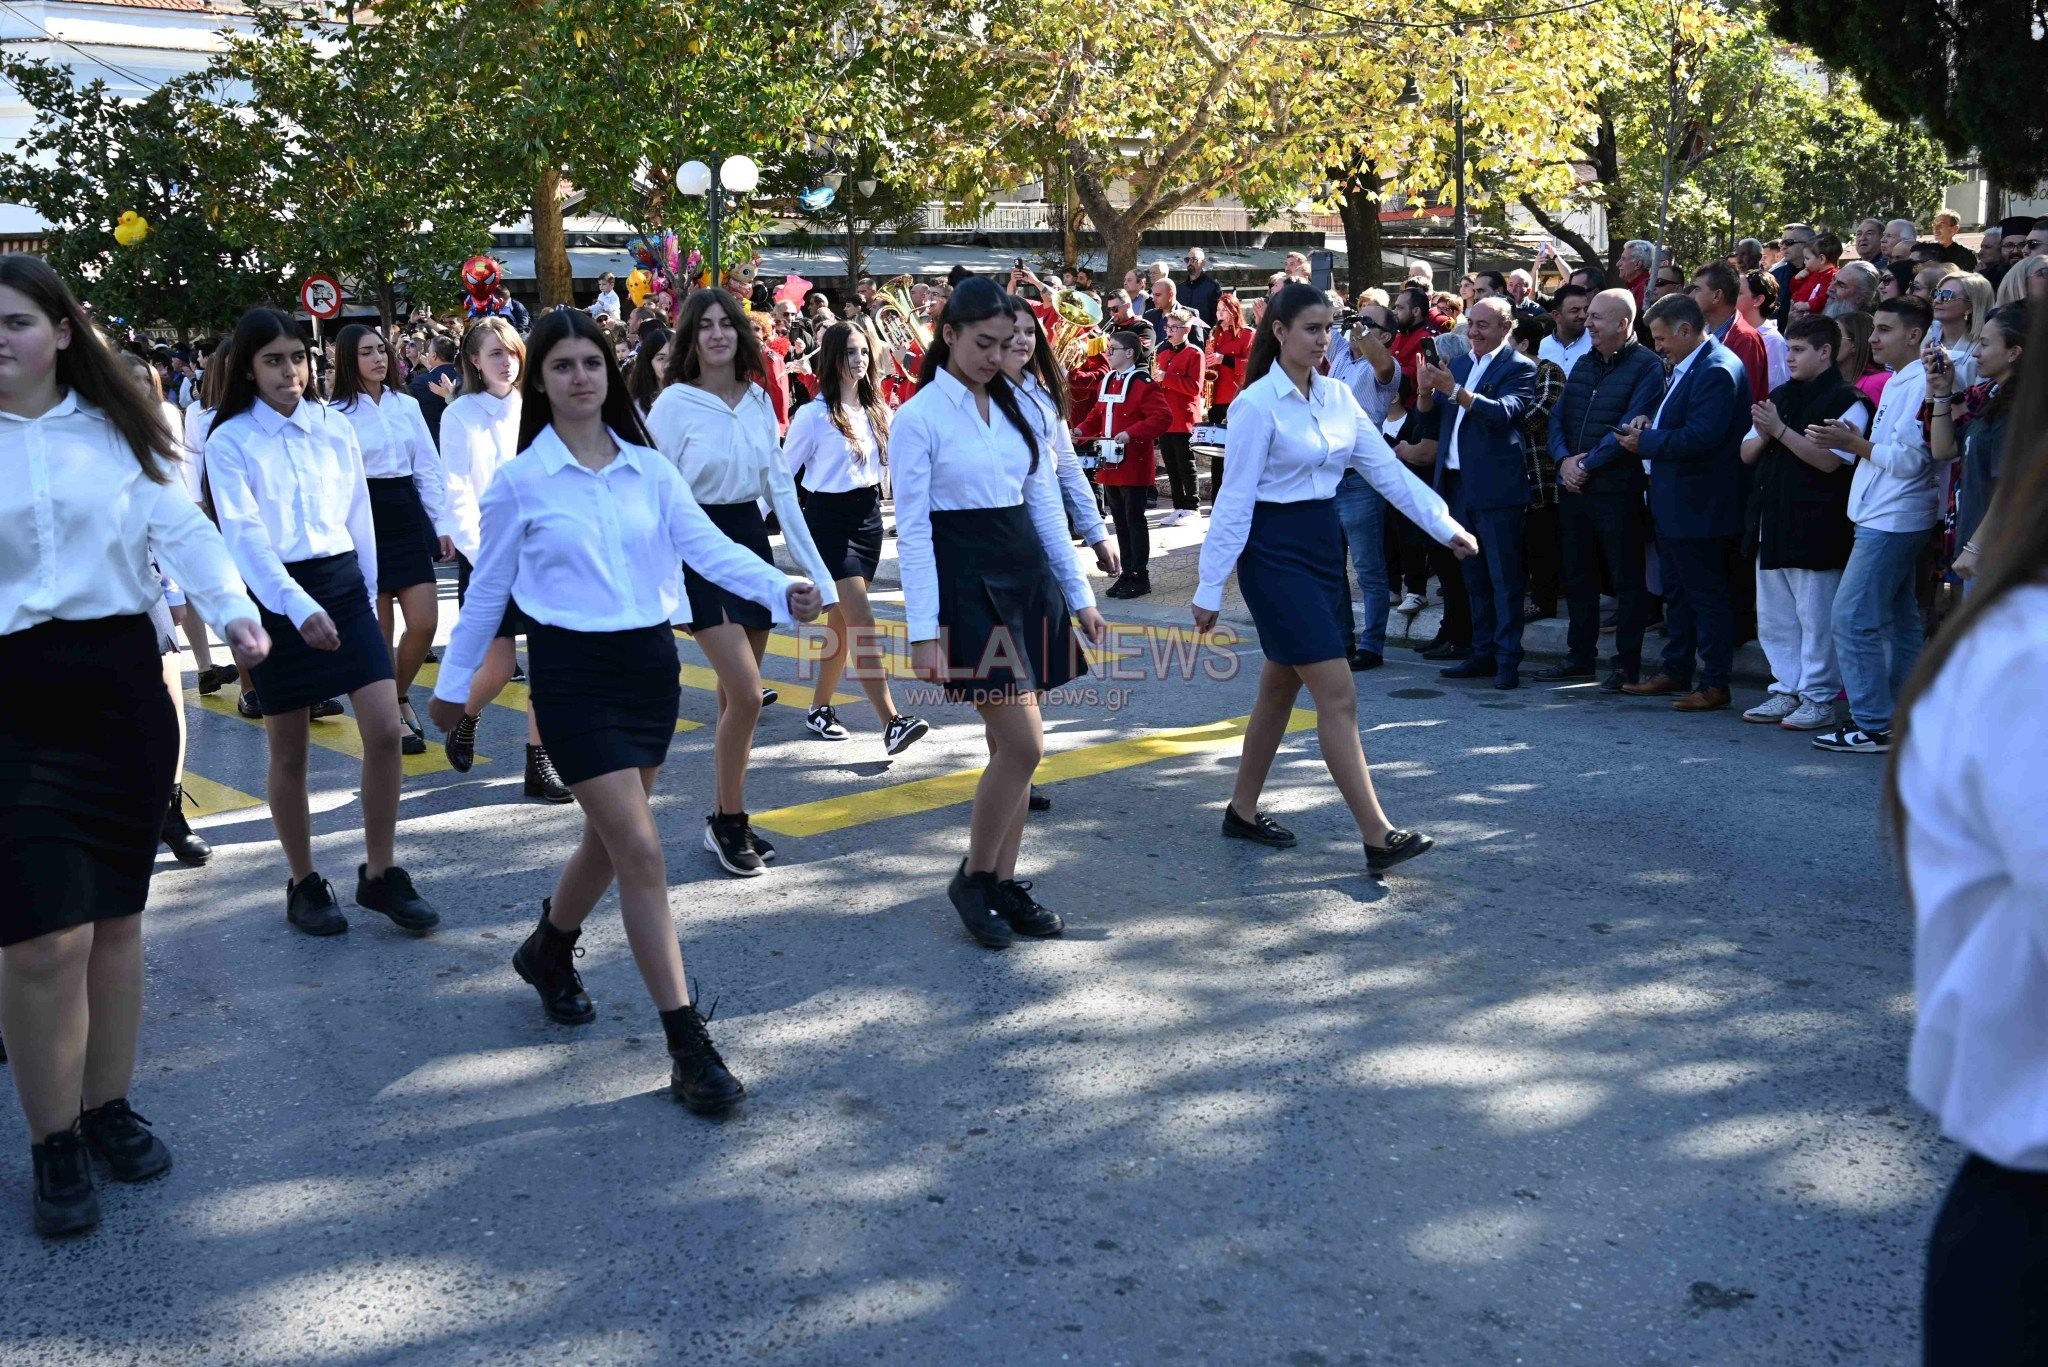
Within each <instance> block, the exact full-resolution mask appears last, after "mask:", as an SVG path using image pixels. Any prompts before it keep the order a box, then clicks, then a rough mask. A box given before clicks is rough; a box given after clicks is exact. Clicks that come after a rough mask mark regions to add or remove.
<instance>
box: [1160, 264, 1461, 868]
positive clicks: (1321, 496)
mask: <svg viewBox="0 0 2048 1367" xmlns="http://www.w3.org/2000/svg"><path fill="white" fill-rule="evenodd" d="M1331 323H1332V316H1331V311H1330V305H1329V303H1328V301H1326V300H1325V299H1324V298H1323V296H1322V294H1321V292H1319V291H1317V290H1316V289H1314V288H1312V287H1310V286H1308V285H1305V284H1301V283H1300V282H1295V283H1292V284H1288V285H1285V286H1282V287H1281V289H1280V290H1279V291H1278V292H1277V293H1276V294H1275V295H1274V296H1273V299H1272V301H1271V303H1270V304H1269V305H1268V306H1267V308H1266V312H1265V316H1264V317H1263V318H1262V319H1261V320H1260V323H1259V331H1258V335H1257V337H1256V338H1255V339H1254V340H1253V342H1252V350H1251V357H1250V359H1249V361H1248V362H1247V364H1246V366H1245V388H1244V392H1243V393H1241V394H1239V395H1238V396H1237V401H1236V402H1235V403H1233V404H1231V406H1230V425H1229V434H1230V435H1229V447H1228V449H1227V451H1226V459H1225V463H1224V467H1223V487H1222V489H1220V490H1219V491H1218V492H1217V495H1216V503H1215V508H1214V511H1213V515H1212V517H1211V520H1210V523H1209V535H1208V539H1207V540H1206V541H1204V542H1203V544H1202V562H1201V584H1200V586H1199V587H1198V588H1197V589H1196V590H1195V599H1194V619H1195V628H1196V630H1198V631H1202V632H1207V631H1209V630H1211V629H1212V628H1214V627H1215V625H1216V614H1217V612H1218V610H1219V609H1220V608H1222V606H1223V581H1224V580H1226V579H1228V578H1229V577H1230V573H1231V571H1232V570H1233V569H1235V570H1236V571H1237V583H1238V589H1239V590H1240V591H1241V592H1242V593H1243V595H1244V601H1245V606H1246V607H1247V608H1249V609H1250V610H1251V614H1252V621H1253V622H1254V623H1255V624H1256V625H1257V627H1258V631H1259V645H1260V648H1261V649H1262V650H1263V651H1264V653H1265V656H1266V662H1265V664H1264V665H1263V666H1262V667H1261V668H1260V670H1259V693H1258V698H1257V700H1256V701H1255V702H1254V703H1253V704H1252V714H1251V719H1250V720H1249V721H1248V722H1246V724H1245V734H1244V755H1243V757H1242V758H1241V759H1240V760H1239V761H1238V768H1237V787H1236V789H1235V791H1234V792H1233V793H1232V794H1231V799H1230V801H1229V802H1228V803H1227V804H1225V806H1224V808H1223V834H1224V835H1225V836H1228V837H1231V838H1233V839H1240V840H1251V841H1255V842H1257V843H1258V844H1261V845H1269V846H1273V847H1275V848H1279V849H1286V848H1288V847H1290V846H1292V845H1293V844H1294V843H1295V837H1294V833H1293V832H1292V831H1289V830H1288V829H1287V828H1286V827H1284V826H1282V825H1281V824H1280V823H1279V822H1277V821H1275V820H1274V819H1273V818H1272V817H1269V816H1267V815H1266V814H1265V813H1263V812H1261V811H1259V809H1258V804H1259V794H1260V793H1261V792H1262V791H1263V790H1264V788H1265V786H1266V775H1267V774H1268V773H1269V772H1270V771H1271V770H1272V767H1273V758H1274V756H1275V755H1276V754H1278V753H1279V750H1280V740H1281V738H1282V737H1283V736H1284V735H1285V734H1286V732H1287V719H1288V717H1289V715H1290V714H1291V713H1292V712H1293V710H1294V701H1295V699H1296V698H1297V697H1299V696H1300V694H1301V690H1302V688H1303V687H1304V686H1306V687H1307V689H1308V691H1309V695H1310V696H1311V697H1312V698H1314V699H1315V704H1316V735H1317V738H1318V739H1319V740H1320V741H1321V743H1322V751H1323V762H1324V763H1325V764H1327V765H1328V766H1329V769H1330V776H1331V777H1332V778H1334V779H1335V780H1336V781H1337V789H1338V791H1339V792H1341V793H1342V794H1343V795H1344V801H1345V803H1346V805H1348V806H1349V807H1350V808H1351V815H1352V818H1353V819H1354V820H1355V821H1357V823H1358V830H1359V834H1360V835H1361V836H1362V837H1363V838H1364V840H1365V854H1366V864H1367V867H1368V868H1370V869H1371V870H1372V871H1373V872H1375V873H1379V872H1383V871H1384V870H1386V869H1389V868H1391V867H1393V866H1394V865H1395V864H1398V863H1401V862H1402V861H1403V860H1406V859H1412V858H1414V857H1415V856H1416V855H1419V854H1425V853H1427V852H1428V851H1429V849H1430V847H1431V846H1432V845H1433V844H1434V843H1435V842H1434V841H1432V840H1431V839H1430V838H1429V837H1428V836H1426V835H1424V834H1422V833H1421V832H1420V831H1407V830H1398V829H1396V828H1395V827H1394V825H1393V823H1391V822H1390V821H1388V820H1387V816H1386V813H1385V812H1384V811H1383V810H1382V809H1381V807H1380V800H1379V795H1378V794H1377V793H1375V792H1374V791H1373V785H1372V772H1371V770H1369V769H1368V768H1367V767H1366V762H1365V748H1364V746H1363V745H1362V744H1360V742H1359V737H1358V692H1357V687H1356V685H1355V684H1354V683H1353V681H1352V677H1351V668H1350V665H1349V664H1348V662H1347V656H1348V655H1349V653H1350V640H1349V630H1348V618H1349V615H1350V610H1351V593H1350V589H1349V586H1348V584H1347V582H1346V580H1345V575H1344V563H1345V562H1344V534H1343V531H1342V530H1341V529H1340V528H1339V526H1338V523H1337V511H1336V505H1335V502H1334V498H1335V495H1336V492H1337V481H1338V480H1339V479H1340V478H1341V477H1342V476H1343V474H1344V471H1345V470H1346V469H1352V470H1356V471H1358V473H1359V474H1360V475H1362V476H1363V477H1364V478H1365V479H1366V481H1367V482H1368V483H1370V484H1371V485H1372V486H1373V488H1375V489H1377V490H1378V491H1379V492H1380V495H1381V496H1382V497H1383V498H1385V499H1386V500H1387V501H1388V502H1389V503H1391V504H1393V505H1394V507H1395V508H1397V509H1399V510H1400V511H1401V512H1402V513H1403V514H1405V515H1406V516H1407V518H1408V520H1409V521H1411V522H1413V523H1414V524H1415V525H1416V526H1418V527H1420V528H1422V529H1423V530H1424V531H1426V532H1428V533H1429V535H1430V536H1432V537H1434V538H1435V539H1436V540H1437V541H1438V542H1440V543H1442V544H1443V545H1445V546H1448V547H1449V548H1450V549H1451V550H1452V552H1453V553H1454V554H1456V555H1457V556H1459V557H1460V558H1461V559H1462V558H1463V557H1465V556H1468V555H1472V554H1474V553H1476V552H1477V551H1478V549H1479V543H1478V542H1477V541H1475V540H1473V538H1472V534H1471V533H1470V532H1468V531H1466V530H1465V529H1464V528H1463V527H1461V526H1459V525H1458V523H1457V522H1456V521H1455V520H1454V519H1453V518H1452V517H1451V514H1450V511H1449V510H1448V509H1447V508H1446V507H1445V506H1444V501H1443V500H1442V499H1441V498H1439V497H1437V495H1436V493H1435V491H1433V490H1432V489H1430V487H1429V486H1428V485H1426V484H1424V483H1423V482H1422V481H1421V480H1419V479H1417V478H1416V477H1415V476H1414V475H1413V474H1411V473H1409V471H1408V470H1407V468H1406V467H1404V466H1403V465H1402V464H1401V462H1400V461H1398V460H1397V459H1395V457H1394V452H1393V450H1392V449H1391V448H1390V447H1389V446H1388V445H1387V443H1386V439H1385V438H1384V437H1382V436H1381V435H1380V432H1379V429H1378V427H1377V426H1376V425H1375V424H1374V423H1373V421H1372V419H1370V418H1368V417H1367V416H1366V414H1365V410H1364V409H1362V408H1361V407H1359V404H1358V400H1357V398H1356V397H1355V396H1354V395H1353V394H1352V392H1351V389H1350V386H1348V385H1345V384H1341V383H1339V382H1338V381H1336V380H1333V379H1331V378H1330V377H1329V376H1327V375H1321V374H1318V373H1317V366H1318V365H1319V364H1320V363H1321V361H1322V359H1323V355H1324V353H1325V352H1327V351H1328V350H1329V345H1330V328H1331Z"/></svg>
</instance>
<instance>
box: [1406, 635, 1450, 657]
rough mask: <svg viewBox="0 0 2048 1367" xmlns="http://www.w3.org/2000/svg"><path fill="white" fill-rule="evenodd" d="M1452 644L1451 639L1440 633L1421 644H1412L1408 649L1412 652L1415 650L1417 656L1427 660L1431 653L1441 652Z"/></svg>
mask: <svg viewBox="0 0 2048 1367" xmlns="http://www.w3.org/2000/svg"><path fill="white" fill-rule="evenodd" d="M1450 643H1451V638H1450V637H1448V636H1445V635H1443V634H1441V633H1439V634H1437V635H1435V636H1432V637H1430V638H1429V639H1428V640H1427V641H1422V642H1420V643H1411V644H1410V645H1409V647H1408V648H1409V649H1410V650H1413V651H1414V652H1415V653H1416V654H1417V655H1421V656H1423V657H1424V658H1427V657H1428V655H1429V652H1430V651H1432V650H1441V649H1443V648H1444V647H1445V646H1447V645H1449V644H1450Z"/></svg>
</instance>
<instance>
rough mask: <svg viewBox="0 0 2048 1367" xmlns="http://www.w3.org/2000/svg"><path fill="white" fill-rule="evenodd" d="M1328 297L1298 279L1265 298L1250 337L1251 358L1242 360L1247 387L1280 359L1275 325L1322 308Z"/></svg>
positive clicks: (1260, 377)
mask: <svg viewBox="0 0 2048 1367" xmlns="http://www.w3.org/2000/svg"><path fill="white" fill-rule="evenodd" d="M1329 306H1330V301H1329V300H1327V299H1325V298H1323V295H1322V291H1320V290H1318V289H1316V288H1315V287H1314V286H1313V285H1304V284H1302V283H1301V282H1300V281H1299V280H1294V281H1290V282H1288V283H1287V284H1285V285H1282V286H1281V287H1280V288H1279V289H1278V290H1277V291H1276V292H1275V293H1274V294H1273V295H1272V297H1271V298H1269V299H1267V300H1266V316H1265V317H1264V318H1261V319H1260V320H1259V332H1258V335H1257V336H1256V337H1254V338H1252V354H1251V358H1250V359H1249V360H1247V361H1246V362H1245V366H1244V383H1245V387H1246V388H1247V389H1249V388H1250V387H1251V386H1253V385H1255V384H1257V383H1258V382H1259V381H1260V380H1263V379H1265V378H1266V372H1267V371H1269V370H1271V369H1272V368H1273V367H1274V365H1275V364H1276V363H1278V361H1279V360H1280V338H1279V336H1278V334H1277V333H1276V331H1275V329H1276V328H1279V327H1290V328H1291V327H1293V326H1294V323H1295V320H1296V319H1298V318H1300V317H1301V315H1302V314H1303V313H1306V312H1307V311H1308V310H1310V309H1326V308H1328V307H1329Z"/></svg>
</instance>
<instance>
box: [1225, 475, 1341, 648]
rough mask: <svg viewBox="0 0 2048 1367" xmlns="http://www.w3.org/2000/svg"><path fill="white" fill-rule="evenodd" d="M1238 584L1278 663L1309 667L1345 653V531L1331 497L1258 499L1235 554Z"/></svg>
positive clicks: (1264, 643) (1263, 640)
mask: <svg viewBox="0 0 2048 1367" xmlns="http://www.w3.org/2000/svg"><path fill="white" fill-rule="evenodd" d="M1237 587H1238V590H1239V591H1240V592H1241V593H1243V594H1244V605H1245V606H1246V607H1247V608H1249V609H1251V614H1252V622H1253V624H1254V625H1256V626H1257V627H1258V629H1259V648H1260V649H1261V650H1263V651H1264V652H1265V655H1266V658H1267V659H1269V660H1271V661H1272V662H1273V663H1274V664H1278V665H1312V664H1319V663H1321V662H1322V661H1324V660H1341V659H1344V658H1345V657H1346V656H1347V655H1349V654H1350V649H1349V646H1348V645H1347V644H1346V628H1345V619H1346V616H1347V611H1348V609H1349V607H1350V602H1349V598H1350V593H1351V586H1350V585H1349V584H1348V583H1346V582H1345V579H1344V529H1343V528H1342V527H1341V526H1339V525H1338V522H1337V504H1336V501H1335V500H1333V499H1327V498H1320V499H1309V500H1307V501H1305V502H1301V503H1267V502H1263V501H1262V502H1260V503H1259V504H1258V505H1257V506H1256V507H1254V508H1253V509H1252V530H1251V534H1250V535H1249V536H1248V537H1246V538H1245V543H1244V550H1243V551H1242V552H1240V553H1239V555H1238V557H1237Z"/></svg>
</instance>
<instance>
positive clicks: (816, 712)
mask: <svg viewBox="0 0 2048 1367" xmlns="http://www.w3.org/2000/svg"><path fill="white" fill-rule="evenodd" d="M804 729H805V730H806V731H809V732H810V733H811V734H812V735H814V736H816V737H817V738H818V739H819V740H846V739H848V738H850V737H851V735H852V732H850V731H848V730H847V729H846V728H845V727H843V726H841V725H840V724H839V714H838V713H837V712H835V711H833V710H832V706H831V704H830V703H827V704H826V705H825V706H823V707H814V708H812V709H811V710H810V711H808V712H806V713H804Z"/></svg>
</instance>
